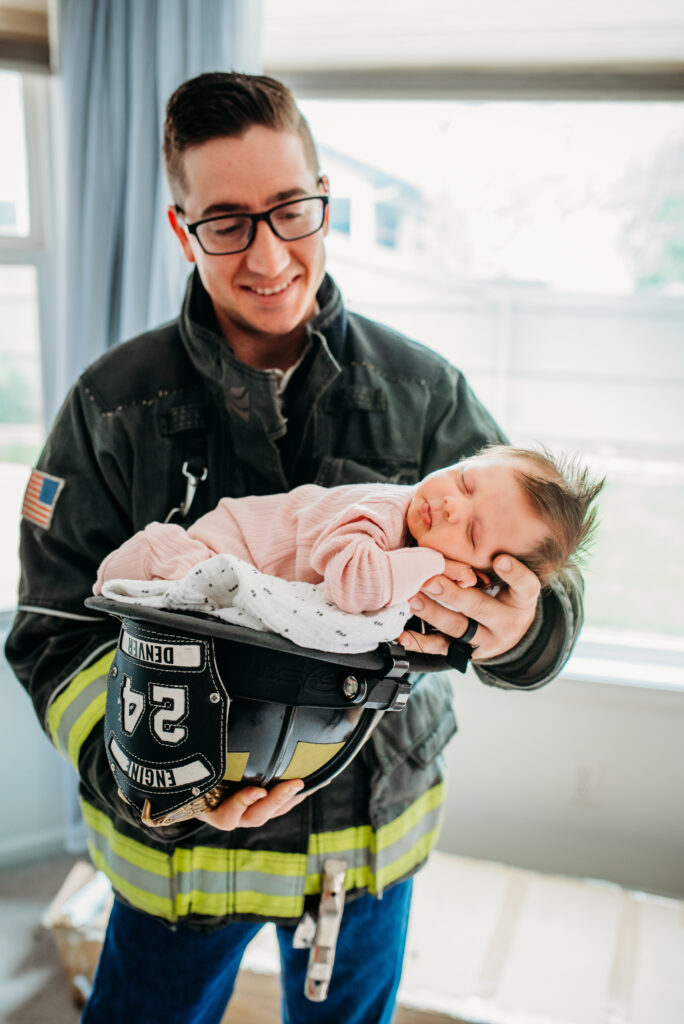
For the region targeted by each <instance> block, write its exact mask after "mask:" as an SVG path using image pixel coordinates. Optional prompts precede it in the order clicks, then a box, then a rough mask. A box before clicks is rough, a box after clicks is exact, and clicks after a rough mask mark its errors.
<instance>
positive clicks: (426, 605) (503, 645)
mask: <svg viewBox="0 0 684 1024" xmlns="http://www.w3.org/2000/svg"><path fill="white" fill-rule="evenodd" d="M494 569H495V571H496V573H497V575H498V576H500V577H501V579H502V580H503V581H504V583H505V584H506V586H504V587H503V588H502V589H501V591H500V592H499V593H498V594H497V596H496V597H492V596H491V595H490V594H486V593H485V592H484V591H483V590H480V589H478V588H476V587H472V586H471V587H465V588H464V587H463V586H462V585H461V586H459V584H458V583H455V582H454V581H453V580H452V579H450V578H449V576H448V575H443V576H433V578H432V579H431V580H428V582H427V583H426V584H425V586H424V587H423V588H422V591H421V593H420V594H416V596H415V597H414V598H412V599H411V601H410V605H411V608H412V610H413V611H414V612H415V613H416V614H417V615H419V616H420V618H421V619H424V620H425V622H429V623H430V625H431V626H435V627H436V628H437V629H439V630H440V631H441V632H439V633H427V634H423V633H414V632H412V631H406V632H404V633H402V634H401V636H400V637H399V643H400V644H402V645H403V646H404V647H405V648H406V650H407V651H421V652H422V653H423V654H441V655H444V654H446V653H447V651H448V649H449V644H450V643H451V640H452V639H453V638H456V639H458V637H460V636H463V634H464V633H465V631H466V628H467V626H468V619H475V621H476V622H477V623H478V627H477V630H476V632H475V635H474V637H472V639H471V641H470V643H472V645H473V647H474V648H476V650H475V651H474V652H473V661H484V660H485V659H486V658H494V657H496V656H497V655H498V654H504V653H505V652H506V651H510V649H511V648H512V647H515V645H516V644H517V643H518V641H519V640H520V639H521V638H522V637H523V636H524V635H525V633H526V632H527V630H528V629H529V628H530V626H531V625H532V622H533V621H534V613H535V609H536V607H537V598H538V596H539V589H540V585H539V580H538V579H537V577H536V576H535V574H534V573H533V572H532V571H531V570H530V569H528V568H527V566H526V565H523V564H522V562H519V561H518V560H517V559H516V558H513V557H512V556H511V555H500V556H499V558H498V559H497V561H496V562H495V563H494ZM446 573H447V574H448V573H449V565H448V564H447V567H446ZM429 595H432V596H429ZM433 597H436V599H437V600H433V599H432V598H433Z"/></svg>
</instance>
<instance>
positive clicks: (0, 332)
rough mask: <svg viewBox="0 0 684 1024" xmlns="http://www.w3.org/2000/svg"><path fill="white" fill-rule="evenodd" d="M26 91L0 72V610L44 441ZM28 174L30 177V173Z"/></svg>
mask: <svg viewBox="0 0 684 1024" xmlns="http://www.w3.org/2000/svg"><path fill="white" fill-rule="evenodd" d="M36 91H37V90H33V91H32V88H31V85H30V83H27V82H26V81H25V80H24V79H23V78H22V76H21V75H20V74H18V73H15V72H9V71H0V137H1V138H2V139H3V157H2V160H1V161H0V488H2V494H3V509H2V530H0V566H2V568H1V569H0V609H3V608H11V607H12V606H13V605H14V604H15V602H16V587H17V580H18V575H19V566H18V560H17V554H16V551H17V530H18V523H19V514H20V508H21V501H22V497H23V492H24V487H25V484H26V480H27V478H28V473H29V467H30V466H31V465H32V464H33V463H34V461H35V459H36V456H37V455H38V452H39V451H40V447H41V445H42V442H43V438H44V427H43V422H42V421H43V409H42V395H41V372H40V327H39V322H40V318H39V292H40V269H41V260H42V257H43V251H42V223H41V209H40V204H39V202H38V189H37V187H36V182H35V177H36V171H37V170H38V169H39V168H40V167H41V166H43V165H44V161H41V160H40V159H37V158H36V159H34V160H33V164H32V166H31V167H30V160H29V152H31V153H32V154H34V155H35V156H36V157H37V155H38V152H39V145H40V139H39V138H38V133H37V129H36V125H35V121H34V120H33V119H32V117H31V114H32V113H33V112H34V111H33V105H32V98H35V96H34V94H35V92H36ZM31 170H33V174H32V173H31Z"/></svg>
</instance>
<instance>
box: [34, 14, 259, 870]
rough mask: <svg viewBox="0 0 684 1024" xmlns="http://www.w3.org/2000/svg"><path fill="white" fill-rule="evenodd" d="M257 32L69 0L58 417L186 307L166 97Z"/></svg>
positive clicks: (72, 829)
mask: <svg viewBox="0 0 684 1024" xmlns="http://www.w3.org/2000/svg"><path fill="white" fill-rule="evenodd" d="M260 30H261V4H260V2H259V0H60V3H59V47H60V55H59V72H58V75H57V76H56V78H55V81H54V82H53V83H52V96H51V100H52V112H53V125H52V147H53V150H54V155H55V161H54V162H55V166H54V167H53V175H52V179H53V180H52V199H53V210H52V213H53V217H52V221H53V230H54V232H55V236H56V237H55V244H54V247H53V249H52V254H51V255H52V256H53V257H54V263H53V261H52V259H51V261H50V262H51V263H53V272H52V275H51V276H52V278H53V280H52V281H51V282H50V284H49V286H48V287H49V293H50V294H49V297H48V298H49V301H48V305H49V307H50V308H52V307H53V306H54V312H55V318H56V323H52V324H50V325H47V324H44V327H45V328H46V329H43V330H42V332H41V333H42V336H43V338H44V340H45V341H46V342H47V343H46V344H44V345H43V348H42V353H41V359H42V370H43V393H44V407H45V419H46V422H47V424H48V426H49V424H50V423H51V422H52V420H53V418H54V416H55V414H56V412H57V410H58V408H59V406H60V404H61V402H62V400H63V398H64V396H65V395H66V393H67V391H68V389H69V387H70V386H71V384H72V382H73V381H74V380H75V378H76V377H77V376H78V374H79V373H81V371H82V370H83V369H84V368H85V367H86V366H87V365H88V364H89V363H91V362H92V361H93V360H94V359H96V358H97V357H98V356H99V355H101V354H102V353H103V352H105V351H106V349H108V348H111V347H112V346H113V345H116V344H117V343H118V342H119V341H123V340H124V339H125V338H130V337H133V336H134V335H135V334H137V333H139V332H140V331H144V330H146V328H148V327H152V326H154V325H155V324H159V323H161V322H163V321H164V320H169V319H171V318H172V317H174V316H176V315H177V313H178V311H179V307H180V301H181V298H182V294H183V291H184V288H185V282H186V279H187V275H188V264H187V263H186V262H185V260H184V259H183V258H182V255H181V254H180V249H179V246H178V243H177V242H176V241H175V239H174V238H173V237H172V234H171V231H170V229H169V227H168V224H167V222H166V207H167V205H168V202H169V198H170V197H169V193H168V190H167V186H166V182H165V179H164V171H163V165H162V159H161V144H162V130H163V123H164V109H165V106H166V101H167V100H168V98H169V96H170V95H171V93H172V92H173V91H174V89H175V88H176V87H177V86H178V85H180V83H181V82H183V81H185V80H186V79H187V78H192V77H193V76H194V75H199V74H201V73H202V72H203V71H228V70H235V71H246V72H257V71H258V70H259V67H258V60H259V42H260ZM44 319H45V318H43V320H44ZM63 781H64V799H65V844H66V848H67V849H68V850H71V851H74V852H78V851H82V850H83V849H84V848H85V842H84V836H83V825H82V822H81V817H80V811H79V808H78V793H77V784H76V778H75V776H74V774H73V771H72V769H71V767H70V766H69V765H66V764H65V765H63Z"/></svg>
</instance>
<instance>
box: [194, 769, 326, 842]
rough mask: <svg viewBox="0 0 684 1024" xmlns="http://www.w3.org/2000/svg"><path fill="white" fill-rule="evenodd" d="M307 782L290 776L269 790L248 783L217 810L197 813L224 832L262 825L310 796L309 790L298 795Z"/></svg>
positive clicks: (202, 819)
mask: <svg viewBox="0 0 684 1024" xmlns="http://www.w3.org/2000/svg"><path fill="white" fill-rule="evenodd" d="M303 785H304V783H303V781H302V780H301V779H288V780H287V782H279V783H278V785H277V786H274V787H273V789H271V790H269V791H267V790H265V789H260V788H259V787H258V786H247V787H246V788H245V789H240V790H238V792H237V793H233V795H232V796H229V797H227V798H226V799H225V800H224V801H223V803H222V804H220V805H219V806H218V807H217V808H216V809H215V810H213V811H204V812H203V813H202V814H198V815H197V817H198V818H199V820H200V821H203V822H204V823H205V824H206V825H211V827H212V828H218V829H220V830H221V831H222V832H232V831H233V829H235V828H259V827H260V826H261V825H264V824H265V823H266V822H267V821H270V820H271V818H279V817H280V815H281V814H287V812H288V811H291V810H292V808H293V807H296V806H297V804H300V803H301V802H302V800H306V797H307V796H308V794H307V793H304V794H302V795H300V796H297V794H298V793H299V791H300V790H301V789H302V787H303Z"/></svg>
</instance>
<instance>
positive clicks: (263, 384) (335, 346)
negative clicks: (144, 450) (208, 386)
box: [179, 270, 345, 411]
mask: <svg viewBox="0 0 684 1024" xmlns="http://www.w3.org/2000/svg"><path fill="white" fill-rule="evenodd" d="M317 301H318V306H319V311H318V313H317V315H316V316H315V317H314V318H313V319H312V320H311V321H310V322H309V323H308V324H307V325H306V330H307V334H308V336H309V342H310V344H311V347H312V349H313V357H312V359H311V363H310V372H309V373H308V374H307V381H308V382H310V384H311V385H313V384H315V386H316V387H317V388H320V387H321V385H324V384H325V383H327V382H329V381H330V380H332V379H333V378H334V377H336V376H337V374H338V373H339V371H340V366H339V363H338V361H337V358H336V356H335V353H337V354H340V353H341V351H342V348H343V345H344V330H345V314H344V307H343V305H342V297H341V295H340V293H339V290H338V288H337V286H336V284H335V282H334V281H333V280H332V278H331V277H330V276H329V275H328V274H326V275H325V278H324V279H323V282H322V283H321V287H320V289H319V291H318V294H317ZM179 328H180V334H181V338H182V341H183V345H184V346H185V349H186V351H187V353H188V356H189V357H190V360H191V361H192V363H193V365H194V366H195V368H196V369H197V371H198V372H199V373H200V374H201V375H202V376H203V377H206V378H209V380H211V381H212V382H213V383H214V384H216V385H218V386H219V387H220V389H221V391H222V392H223V393H224V395H225V396H228V395H230V394H236V392H237V391H239V390H240V389H243V388H248V389H249V391H250V392H251V393H252V396H253V397H254V398H256V393H258V394H260V395H261V397H262V401H261V402H259V404H260V405H261V404H262V402H263V401H264V400H266V399H267V396H268V400H267V404H268V405H271V404H272V405H274V406H278V401H277V374H276V373H275V372H274V371H273V370H257V369H255V368H254V367H252V366H247V365H246V364H245V363H242V362H240V360H239V359H237V358H236V357H235V355H234V354H233V350H232V349H231V347H230V344H229V343H227V342H226V339H225V338H224V337H223V335H222V334H221V333H220V331H219V328H218V324H217V322H216V317H215V315H214V310H213V307H212V304H211V300H210V298H209V296H208V294H207V292H206V290H205V288H204V286H203V284H202V282H201V281H200V278H199V275H198V273H197V270H195V271H193V273H192V274H191V275H190V278H189V280H188V287H187V290H186V293H185V300H184V302H183V308H182V310H181V315H180V319H179ZM307 390H308V388H307ZM230 404H231V403H230V402H228V407H229V411H230Z"/></svg>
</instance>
